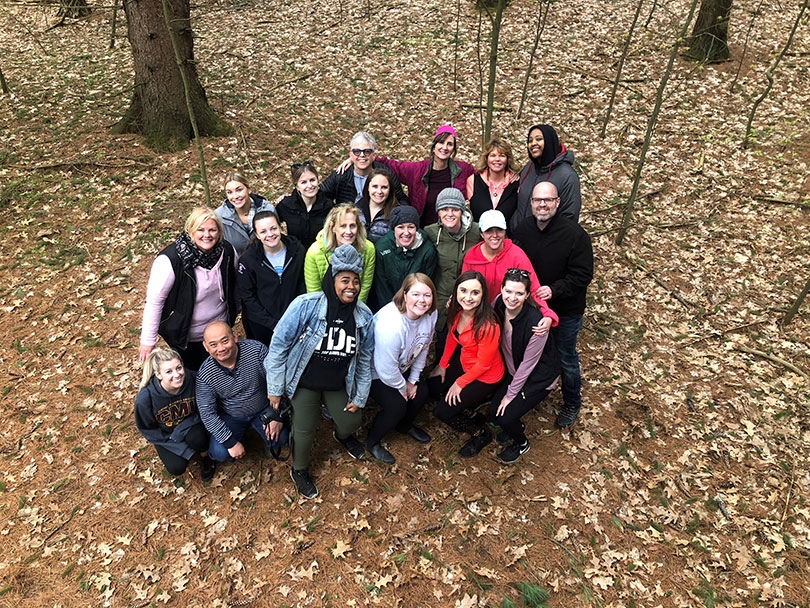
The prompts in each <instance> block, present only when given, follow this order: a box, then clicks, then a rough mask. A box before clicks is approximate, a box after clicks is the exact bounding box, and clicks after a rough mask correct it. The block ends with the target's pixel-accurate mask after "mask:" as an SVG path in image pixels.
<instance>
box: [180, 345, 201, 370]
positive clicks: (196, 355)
mask: <svg viewBox="0 0 810 608" xmlns="http://www.w3.org/2000/svg"><path fill="white" fill-rule="evenodd" d="M175 350H177V349H175ZM177 352H179V353H180V356H181V357H182V358H183V366H184V367H185V368H186V369H193V370H194V371H195V372H196V371H197V370H198V369H200V366H201V365H202V364H203V361H205V360H206V359H207V358H208V352H207V351H206V350H205V347H204V346H203V343H202V342H189V343H188V345H187V346H186V350H178V351H177Z"/></svg>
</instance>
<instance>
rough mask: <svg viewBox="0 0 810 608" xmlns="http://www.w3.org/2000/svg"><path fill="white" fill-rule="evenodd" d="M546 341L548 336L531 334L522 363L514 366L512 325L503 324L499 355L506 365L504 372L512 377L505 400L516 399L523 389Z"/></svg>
mask: <svg viewBox="0 0 810 608" xmlns="http://www.w3.org/2000/svg"><path fill="white" fill-rule="evenodd" d="M507 328H508V329H507ZM547 339H548V334H546V335H545V336H537V335H535V334H532V337H531V338H529V343H528V344H527V345H526V352H524V353H523V361H521V362H520V364H519V365H517V366H515V362H514V360H513V359H512V324H511V323H504V327H503V333H502V334H501V353H503V361H504V363H506V370H507V371H508V372H509V375H510V376H512V382H510V383H509V388H508V389H507V390H506V398H507V399H508V400H509V401H510V402H511V401H512V400H513V399H514V398H515V397H517V395H518V393H519V392H520V391H521V390H522V389H523V385H525V384H526V380H527V379H528V378H529V374H531V373H532V370H533V369H534V366H535V365H537V362H538V361H539V360H540V356H541V355H542V354H543V348H545V346H546V340H547Z"/></svg>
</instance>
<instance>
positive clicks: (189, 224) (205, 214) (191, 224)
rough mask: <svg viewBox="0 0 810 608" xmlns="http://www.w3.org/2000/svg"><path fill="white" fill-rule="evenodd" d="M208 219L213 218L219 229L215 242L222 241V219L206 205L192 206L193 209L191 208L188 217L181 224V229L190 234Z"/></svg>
mask: <svg viewBox="0 0 810 608" xmlns="http://www.w3.org/2000/svg"><path fill="white" fill-rule="evenodd" d="M208 220H214V223H215V224H216V225H217V228H218V229H219V237H218V238H217V243H220V242H222V239H223V238H224V236H223V229H222V220H220V219H219V216H218V215H217V214H216V213H215V212H214V210H213V209H210V208H208V207H194V209H192V210H191V213H189V214H188V219H187V220H186V225H185V226H183V230H184V231H185V232H186V234H188V235H189V236H192V235H193V234H194V233H195V232H196V231H197V228H199V227H200V226H202V225H203V224H204V223H205V222H207V221H208Z"/></svg>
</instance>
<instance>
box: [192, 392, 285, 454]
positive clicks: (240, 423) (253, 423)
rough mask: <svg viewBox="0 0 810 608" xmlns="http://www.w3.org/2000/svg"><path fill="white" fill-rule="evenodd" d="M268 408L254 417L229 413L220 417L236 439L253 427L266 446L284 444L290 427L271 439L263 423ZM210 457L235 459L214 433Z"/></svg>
mask: <svg viewBox="0 0 810 608" xmlns="http://www.w3.org/2000/svg"><path fill="white" fill-rule="evenodd" d="M269 407H270V406H268V407H267V408H266V409H269ZM266 409H265V410H262V411H261V412H259V413H258V414H256V415H255V416H253V417H252V418H234V417H233V416H228V415H227V414H221V415H220V418H222V422H224V423H225V426H227V427H228V430H230V431H231V433H232V434H233V438H234V439H236V441H242V437H244V436H245V431H247V430H248V427H253V430H255V431H256V432H257V433H258V434H259V437H261V438H262V441H263V442H264V445H265V446H269V445H274V446H277V445H284V444H285V443H287V439H288V438H289V434H290V433H289V429H288V428H287V427H286V426H285V427H284V428H283V429H282V431H281V433H280V435H279V438H278V439H277V440H276V441H273V442H271V441H269V440H268V439H267V436H266V435H265V434H264V425H263V424H262V420H261V415H262V414H263V413H264V412H265V411H266ZM208 457H209V458H210V459H211V460H216V461H217V462H231V461H233V458H231V455H230V454H229V453H228V448H226V447H225V446H224V445H222V444H221V443H220V442H219V441H217V440H216V439H214V436H213V435H212V436H211V441H210V443H209V446H208Z"/></svg>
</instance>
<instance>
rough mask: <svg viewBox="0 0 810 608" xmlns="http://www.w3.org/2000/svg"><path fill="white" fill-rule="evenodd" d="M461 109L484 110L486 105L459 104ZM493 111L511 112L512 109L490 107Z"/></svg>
mask: <svg viewBox="0 0 810 608" xmlns="http://www.w3.org/2000/svg"><path fill="white" fill-rule="evenodd" d="M461 107H462V108H468V109H470V110H486V108H487V106H486V104H477V103H463V104H461ZM492 109H493V110H498V111H499V112H511V111H512V108H510V107H508V106H492Z"/></svg>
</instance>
